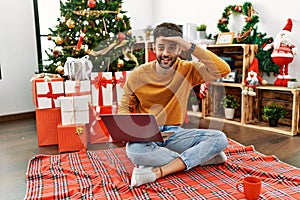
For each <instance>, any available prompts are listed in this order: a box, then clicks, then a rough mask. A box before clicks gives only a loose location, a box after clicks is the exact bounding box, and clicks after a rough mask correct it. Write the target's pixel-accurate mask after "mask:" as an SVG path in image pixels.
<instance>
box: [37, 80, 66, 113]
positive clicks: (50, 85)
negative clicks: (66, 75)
mask: <svg viewBox="0 0 300 200" xmlns="http://www.w3.org/2000/svg"><path fill="white" fill-rule="evenodd" d="M48 88H49V92H47V94H37V97H46V98H51V106H52V108H55V103H54V99H57V98H58V97H60V96H64V93H56V94H53V88H52V84H51V82H48ZM36 105H38V102H37V103H36Z"/></svg>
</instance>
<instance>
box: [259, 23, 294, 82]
mask: <svg viewBox="0 0 300 200" xmlns="http://www.w3.org/2000/svg"><path fill="white" fill-rule="evenodd" d="M292 27H293V22H292V20H291V19H290V18H289V19H288V20H287V23H286V25H285V26H284V28H283V29H282V30H281V31H279V33H278V34H277V35H276V37H275V40H274V42H273V43H270V44H267V45H266V46H265V47H264V50H265V51H267V50H269V49H271V48H273V51H272V54H271V57H272V60H273V62H274V63H275V64H277V65H279V67H280V72H279V75H278V76H277V79H276V80H275V82H274V85H276V86H284V87H286V86H287V82H288V81H289V80H290V78H291V77H290V75H289V71H288V69H289V68H288V67H289V64H290V63H291V62H292V61H293V60H294V55H296V54H297V53H298V49H297V47H296V46H295V44H294V42H293V41H292V40H291V38H290V34H291V31H292Z"/></svg>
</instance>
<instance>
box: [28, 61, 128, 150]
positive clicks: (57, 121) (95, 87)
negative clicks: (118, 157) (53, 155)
mask: <svg viewBox="0 0 300 200" xmlns="http://www.w3.org/2000/svg"><path fill="white" fill-rule="evenodd" d="M92 68H93V66H92V62H91V61H90V60H89V57H88V56H84V57H82V58H80V59H75V58H71V57H69V58H67V61H66V63H65V66H64V75H65V76H66V77H67V78H66V79H67V80H64V78H61V77H60V76H58V75H55V74H37V75H35V76H34V77H33V79H32V94H33V102H34V104H35V105H36V127H37V135H38V145H39V146H48V145H58V151H59V152H60V153H61V152H72V151H85V150H86V148H87V144H88V143H90V144H95V143H103V142H111V138H110V135H109V132H108V130H107V129H106V127H105V125H104V123H103V122H102V121H101V118H100V117H99V115H100V114H111V113H117V105H118V104H120V101H121V97H122V93H123V86H124V83H125V81H126V77H127V76H128V74H129V71H126V72H115V74H114V76H113V74H112V72H92Z"/></svg>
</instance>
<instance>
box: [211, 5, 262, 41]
mask: <svg viewBox="0 0 300 200" xmlns="http://www.w3.org/2000/svg"><path fill="white" fill-rule="evenodd" d="M231 14H243V15H244V16H245V22H246V23H245V25H244V27H243V28H242V31H241V33H239V34H238V35H237V36H236V38H235V40H236V41H237V42H241V41H243V40H244V39H245V38H247V37H248V36H249V35H250V33H251V31H252V29H253V27H254V26H255V24H257V23H258V22H259V18H258V15H257V14H256V13H255V12H254V10H253V6H252V4H251V3H249V2H245V3H244V4H243V6H241V5H229V6H227V7H226V8H225V9H224V12H223V13H222V18H221V19H219V22H218V25H217V27H218V29H219V30H220V31H221V32H230V30H229V28H228V23H229V16H230V15H231Z"/></svg>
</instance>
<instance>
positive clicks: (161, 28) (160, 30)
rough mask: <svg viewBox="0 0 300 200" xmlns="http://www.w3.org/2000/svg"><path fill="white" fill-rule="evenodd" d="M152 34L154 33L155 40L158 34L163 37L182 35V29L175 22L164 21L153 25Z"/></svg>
mask: <svg viewBox="0 0 300 200" xmlns="http://www.w3.org/2000/svg"><path fill="white" fill-rule="evenodd" d="M153 35H154V42H155V41H156V38H158V37H160V36H163V37H174V36H180V37H182V30H181V28H180V27H179V26H177V25H176V24H173V23H168V22H164V23H162V24H159V25H157V26H156V27H155V29H154V31H153Z"/></svg>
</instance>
